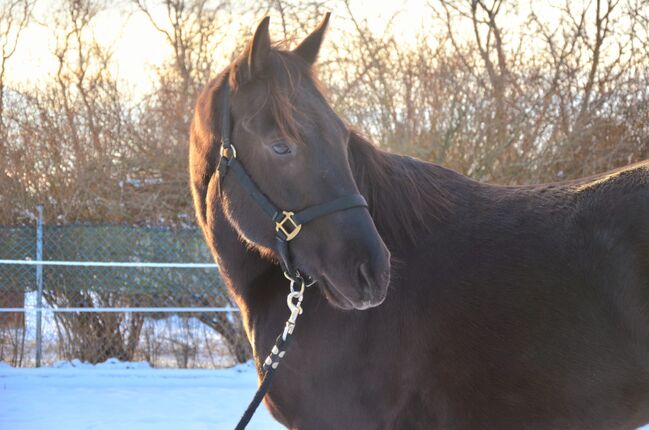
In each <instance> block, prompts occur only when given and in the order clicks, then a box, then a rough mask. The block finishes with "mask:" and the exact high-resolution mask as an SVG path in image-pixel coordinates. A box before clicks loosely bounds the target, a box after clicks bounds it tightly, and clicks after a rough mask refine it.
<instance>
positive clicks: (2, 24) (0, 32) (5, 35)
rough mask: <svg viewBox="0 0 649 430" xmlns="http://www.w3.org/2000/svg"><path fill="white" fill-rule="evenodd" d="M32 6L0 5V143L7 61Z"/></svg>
mask: <svg viewBox="0 0 649 430" xmlns="http://www.w3.org/2000/svg"><path fill="white" fill-rule="evenodd" d="M33 6H34V0H8V1H6V2H3V3H2V5H0V142H1V141H2V140H4V134H3V133H4V131H3V130H4V116H3V110H4V86H5V75H6V72H7V61H8V60H9V59H10V58H11V57H12V56H13V55H14V53H15V52H16V48H17V47H18V40H19V39H20V34H21V33H22V31H23V30H24V29H25V27H27V24H28V23H29V19H30V17H31V11H32V8H33ZM0 146H2V145H0ZM1 155H2V153H1V152H0V156H1Z"/></svg>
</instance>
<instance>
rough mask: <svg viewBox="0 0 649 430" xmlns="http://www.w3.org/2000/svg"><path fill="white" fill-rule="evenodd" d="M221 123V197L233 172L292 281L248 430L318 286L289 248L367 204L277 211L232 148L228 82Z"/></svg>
mask: <svg viewBox="0 0 649 430" xmlns="http://www.w3.org/2000/svg"><path fill="white" fill-rule="evenodd" d="M222 121H223V124H222V129H221V154H220V155H221V156H220V158H219V164H218V166H217V168H216V169H217V170H218V172H219V193H221V190H222V189H223V188H222V187H223V184H224V182H223V180H224V179H225V176H226V175H227V174H228V172H230V171H232V172H233V173H234V175H235V177H236V178H237V179H238V180H239V183H240V184H241V186H243V188H244V189H245V190H246V191H247V192H248V194H249V195H250V196H251V197H252V198H253V199H254V200H255V201H256V202H257V204H258V205H259V207H261V209H262V210H263V211H264V212H265V213H266V215H268V216H269V217H270V218H271V220H272V221H273V222H274V223H275V250H276V251H277V254H278V255H279V257H280V265H281V266H282V270H283V271H284V276H286V278H287V279H288V280H289V281H290V292H289V294H288V296H287V297H286V303H287V305H288V308H289V310H290V311H291V314H290V317H289V318H288V320H287V321H286V324H285V326H284V331H283V332H282V334H280V335H279V336H278V337H277V340H275V345H274V346H273V348H272V349H271V352H270V354H269V355H268V356H267V357H266V360H265V361H264V364H263V366H262V368H263V371H264V375H263V378H262V381H261V383H260V385H259V388H258V389H257V392H256V393H255V396H254V397H253V399H252V401H251V402H250V404H249V405H248V408H247V409H246V411H245V412H244V414H243V416H242V417H241V419H240V420H239V423H238V424H237V427H236V429H235V430H242V429H244V428H245V427H246V425H247V424H248V422H249V421H250V419H251V418H252V415H253V414H254V413H255V410H256V409H257V407H258V406H259V404H260V403H261V401H262V399H263V398H264V396H265V395H266V391H267V390H268V386H269V385H270V380H271V378H272V376H273V374H274V373H275V370H276V369H277V367H278V366H279V362H280V360H281V359H282V358H283V357H284V354H285V353H286V348H287V347H288V343H289V340H290V339H291V335H292V334H293V330H294V329H295V322H296V320H297V317H298V315H300V314H301V313H302V299H303V294H304V289H305V287H308V286H310V285H313V284H314V283H315V282H314V281H313V280H312V279H311V278H310V277H309V276H308V275H306V274H303V273H300V272H299V271H298V270H296V269H295V268H294V267H293V264H292V260H291V253H290V250H289V248H288V244H289V242H290V241H291V240H293V239H295V238H296V237H297V235H298V234H300V232H301V231H302V226H303V225H304V224H307V223H309V222H310V221H313V220H314V219H317V218H321V217H323V216H326V215H329V214H332V213H334V212H339V211H344V210H347V209H352V208H367V202H366V201H365V198H364V197H363V196H361V195H360V194H348V195H346V196H342V197H338V198H337V199H334V200H331V201H328V202H326V203H322V204H319V205H315V206H309V207H307V208H305V209H302V210H299V211H297V212H295V211H288V210H280V209H278V208H277V206H275V205H274V204H273V202H272V201H271V200H270V199H269V198H268V197H267V196H266V195H265V194H264V193H263V192H262V191H261V190H260V189H259V187H258V186H257V184H255V181H253V180H252V178H251V177H250V175H248V173H247V172H246V169H245V168H244V167H243V164H242V163H241V161H239V158H238V157H237V149H236V148H235V147H234V145H233V144H232V137H231V135H230V125H231V124H230V122H231V119H230V86H229V85H228V83H227V79H226V81H225V89H224V95H223V116H222ZM296 287H297V288H296Z"/></svg>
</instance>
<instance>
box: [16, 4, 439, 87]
mask: <svg viewBox="0 0 649 430" xmlns="http://www.w3.org/2000/svg"><path fill="white" fill-rule="evenodd" d="M55 4H56V0H40V1H39V2H37V6H36V10H35V14H36V16H37V17H38V18H40V19H39V21H41V22H32V23H30V25H29V26H28V27H27V28H26V29H25V30H24V31H23V33H22V34H21V37H20V40H19V44H18V47H17V50H16V52H15V54H14V56H13V57H12V58H11V59H10V60H9V63H8V70H7V81H8V84H9V85H10V86H25V85H31V84H36V85H38V83H39V82H42V81H46V80H47V77H48V76H50V75H52V74H54V73H55V72H56V66H57V63H56V59H55V57H54V56H53V54H52V52H53V49H54V42H53V38H52V34H53V30H52V28H50V27H49V26H48V25H47V18H45V17H46V16H47V11H48V10H49V8H51V7H52V5H55ZM122 9H124V8H122ZM427 9H428V6H427V5H426V3H425V2H423V1H413V0H408V1H405V2H400V3H399V4H398V5H397V4H396V2H392V1H378V2H377V1H371V0H356V1H354V2H353V3H352V10H353V12H354V14H355V15H356V16H357V17H358V18H359V19H360V20H367V22H368V23H369V24H370V26H371V28H372V29H373V30H374V31H376V32H381V31H382V30H383V29H384V27H385V24H386V22H387V21H388V20H389V18H390V17H391V16H393V15H394V14H395V13H396V12H397V10H399V13H398V15H397V17H396V20H395V24H394V25H395V27H394V28H395V32H396V33H397V34H398V35H399V37H400V38H402V39H403V40H404V43H408V40H413V39H414V37H415V34H416V32H417V30H418V29H419V28H421V26H422V25H424V21H425V19H424V17H425V16H426V14H427V13H428V11H427ZM157 12H159V13H164V11H163V10H162V9H161V8H160V9H159V10H158V11H157ZM345 14H346V11H345V10H344V6H343V5H342V3H341V6H340V9H339V10H332V19H331V21H330V34H331V33H332V32H335V30H336V26H339V27H340V26H341V25H348V24H349V23H348V22H347V20H345V19H340V18H341V17H342V15H345ZM272 18H273V16H272V15H271V20H272ZM275 18H276V19H277V18H278V17H275ZM336 18H339V19H336ZM259 19H261V17H258V18H251V22H250V23H249V25H250V29H251V31H252V30H254V26H255V24H256V23H257V22H258V20H259ZM241 25H245V23H241ZM93 33H94V35H95V37H96V38H97V39H98V41H99V42H100V43H101V44H102V45H105V46H110V47H112V51H113V61H112V64H111V73H112V74H113V75H114V76H117V77H118V78H119V79H120V81H121V82H122V84H123V85H125V86H126V88H128V89H129V90H130V91H132V92H133V93H135V94H138V93H145V92H146V91H147V90H148V89H149V88H150V86H151V85H152V83H153V78H154V71H155V66H156V65H159V64H161V63H162V62H163V61H164V60H165V58H168V57H169V55H170V54H171V49H170V47H169V46H168V45H167V43H166V41H165V40H164V36H163V35H162V34H161V33H160V32H158V31H157V30H156V29H155V28H153V26H152V25H151V23H150V22H149V21H148V19H147V17H146V16H145V15H144V14H143V13H141V12H139V11H137V12H136V11H134V10H133V11H132V12H131V13H128V14H127V13H124V11H123V10H122V11H120V10H118V9H117V8H112V9H109V10H107V11H105V12H102V13H101V14H100V15H99V16H98V17H97V18H96V20H95V24H94V27H93ZM277 36H279V35H277ZM305 36H306V34H305Z"/></svg>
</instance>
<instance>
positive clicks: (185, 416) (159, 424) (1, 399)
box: [0, 360, 284, 430]
mask: <svg viewBox="0 0 649 430" xmlns="http://www.w3.org/2000/svg"><path fill="white" fill-rule="evenodd" d="M256 388H257V376H256V374H255V371H254V368H253V367H252V365H242V366H237V367H234V368H230V369H220V370H213V369H210V370H208V369H152V368H150V367H149V365H148V364H147V363H121V362H119V361H117V360H109V361H107V362H106V363H102V364H98V365H96V366H93V365H89V364H84V363H80V362H73V363H58V364H56V365H54V366H52V367H46V368H40V369H33V368H32V369H25V368H23V369H15V368H12V367H10V366H8V365H6V364H4V363H1V362H0V429H1V430H81V429H93V430H109V429H110V430H115V429H120V430H183V429H192V430H203V429H205V430H207V429H209V430H217V429H228V430H229V429H233V428H234V426H235V425H236V423H237V421H238V420H239V417H240V415H241V413H243V411H244V410H245V408H246V406H247V405H248V402H249V401H250V399H251V397H252V395H253V394H254V392H255V390H256ZM248 428H249V429H251V430H253V429H257V430H262V429H263V430H266V429H268V430H273V429H283V428H284V427H283V426H281V425H279V424H278V423H277V422H276V421H274V420H273V418H272V417H271V416H270V414H269V413H268V411H267V410H266V408H265V407H264V406H263V405H262V406H260V407H259V410H258V411H257V413H256V414H255V416H254V418H253V420H252V421H251V423H250V425H249V427H248Z"/></svg>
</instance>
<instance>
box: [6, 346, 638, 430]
mask: <svg viewBox="0 0 649 430" xmlns="http://www.w3.org/2000/svg"><path fill="white" fill-rule="evenodd" d="M256 384H257V377H256V374H255V371H254V368H253V366H252V365H251V364H247V365H241V366H237V367H233V368H230V369H220V370H213V369H211V370H208V369H152V368H150V367H149V365H148V364H147V363H122V362H119V361H118V360H114V359H112V360H109V361H107V362H106V363H101V364H98V365H95V366H93V365H89V364H84V363H80V362H78V361H74V362H72V363H58V364H55V365H53V366H51V367H46V368H40V369H24V368H23V369H14V368H12V367H11V366H9V365H6V364H4V363H2V362H0V430H83V429H92V430H109V429H110V430H114V429H119V430H184V429H191V430H203V429H205V430H208V429H209V430H218V429H233V428H234V426H235V425H236V423H237V421H238V419H239V417H240V414H241V413H242V412H243V411H244V409H245V408H246V406H247V405H248V402H249V401H250V398H251V397H252V395H253V394H254V392H255V389H256V387H257V385H256ZM248 428H249V429H250V430H255V429H257V430H276V429H282V428H284V427H282V426H281V425H279V424H278V423H277V422H275V421H274V420H273V418H272V417H271V416H270V414H269V413H268V411H267V410H266V408H265V407H264V406H260V408H259V410H258V411H257V413H256V414H255V417H254V418H253V419H252V421H251V423H250V425H249V427H248ZM640 430H649V426H646V427H643V429H640Z"/></svg>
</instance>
